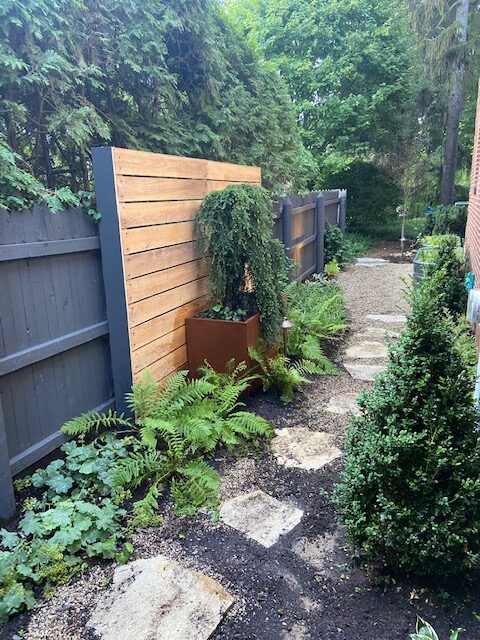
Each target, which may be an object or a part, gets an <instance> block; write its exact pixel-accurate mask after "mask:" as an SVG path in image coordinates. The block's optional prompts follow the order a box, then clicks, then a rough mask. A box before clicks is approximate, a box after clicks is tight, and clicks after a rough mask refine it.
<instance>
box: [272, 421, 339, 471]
mask: <svg viewBox="0 0 480 640" xmlns="http://www.w3.org/2000/svg"><path fill="white" fill-rule="evenodd" d="M275 433H276V436H275V438H273V440H272V451H273V453H274V455H275V457H276V458H277V462H278V464H281V465H283V466H284V467H287V468H290V467H296V468H298V469H306V470H309V471H310V470H314V469H321V468H322V467H324V466H325V465H326V464H328V463H329V462H332V460H335V459H336V458H339V457H340V456H341V455H342V452H341V451H340V449H339V448H338V447H336V446H335V444H334V441H335V438H334V436H333V435H332V434H330V433H325V432H323V431H311V430H310V429H307V428H305V427H297V428H294V429H288V428H287V429H277V430H276V431H275Z"/></svg>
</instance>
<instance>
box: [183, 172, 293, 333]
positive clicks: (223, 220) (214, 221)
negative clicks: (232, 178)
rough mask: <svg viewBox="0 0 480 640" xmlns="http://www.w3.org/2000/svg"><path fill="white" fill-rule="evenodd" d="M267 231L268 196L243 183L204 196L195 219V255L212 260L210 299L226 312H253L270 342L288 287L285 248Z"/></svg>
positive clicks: (269, 217) (269, 216)
mask: <svg viewBox="0 0 480 640" xmlns="http://www.w3.org/2000/svg"><path fill="white" fill-rule="evenodd" d="M272 229H273V214H272V211H271V202H270V198H269V196H268V193H267V192H266V191H265V189H262V188H261V187H256V186H253V185H248V184H241V185H234V186H229V187H226V188H225V189H222V190H221V191H213V192H211V193H209V194H208V195H207V197H206V198H205V199H204V200H203V202H202V204H201V205H200V207H199V209H198V210H197V213H196V217H195V230H196V233H197V236H198V237H199V238H200V240H199V246H200V250H201V251H202V252H204V253H205V254H206V255H207V256H208V257H209V258H210V260H211V269H210V280H209V282H210V300H211V301H212V302H213V303H214V304H220V305H221V306H223V307H228V308H230V309H237V308H241V309H248V310H249V311H252V307H253V308H255V309H258V311H259V313H260V322H261V328H262V335H263V337H264V339H265V340H267V341H268V342H270V343H272V342H274V341H275V339H276V338H277V335H278V327H279V319H280V315H281V306H282V297H281V294H282V290H283V287H284V286H285V285H286V283H287V263H286V258H285V253H284V247H283V245H282V244H281V243H280V242H279V241H278V240H274V239H273V237H272ZM252 289H253V298H254V303H253V304H252V302H251V301H250V298H251V297H252V296H251V295H249V291H250V290H252Z"/></svg>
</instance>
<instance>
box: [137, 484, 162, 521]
mask: <svg viewBox="0 0 480 640" xmlns="http://www.w3.org/2000/svg"><path fill="white" fill-rule="evenodd" d="M158 495H159V491H158V483H157V482H154V483H153V484H152V486H151V487H150V488H149V489H148V491H147V493H146V494H145V496H144V497H143V498H142V499H141V500H137V501H136V502H134V503H133V505H132V508H133V518H132V525H133V526H134V527H142V528H146V527H153V526H158V525H159V524H160V522H161V521H162V518H161V517H160V516H159V515H158V514H157V510H158Z"/></svg>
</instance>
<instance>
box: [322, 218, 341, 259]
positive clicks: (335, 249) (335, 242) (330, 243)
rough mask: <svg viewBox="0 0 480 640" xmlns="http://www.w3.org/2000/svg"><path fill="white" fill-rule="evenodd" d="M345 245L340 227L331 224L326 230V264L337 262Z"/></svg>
mask: <svg viewBox="0 0 480 640" xmlns="http://www.w3.org/2000/svg"><path fill="white" fill-rule="evenodd" d="M342 243H343V233H342V230H341V229H340V227H335V226H334V225H331V224H329V225H328V226H327V228H326V230H325V242H324V249H325V262H326V263H329V262H330V261H331V260H335V259H336V258H337V256H338V254H339V253H340V250H341V248H342Z"/></svg>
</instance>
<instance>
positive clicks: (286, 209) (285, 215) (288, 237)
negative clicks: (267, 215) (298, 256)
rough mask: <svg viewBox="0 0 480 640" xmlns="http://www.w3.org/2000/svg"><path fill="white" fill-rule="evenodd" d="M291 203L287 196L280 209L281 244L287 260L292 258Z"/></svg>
mask: <svg viewBox="0 0 480 640" xmlns="http://www.w3.org/2000/svg"><path fill="white" fill-rule="evenodd" d="M292 211H293V208H292V201H291V200H290V198H289V197H288V196H287V197H286V198H285V200H284V201H283V207H282V226H283V244H284V245H285V252H286V254H287V257H288V258H291V257H292V247H291V244H292Z"/></svg>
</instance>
